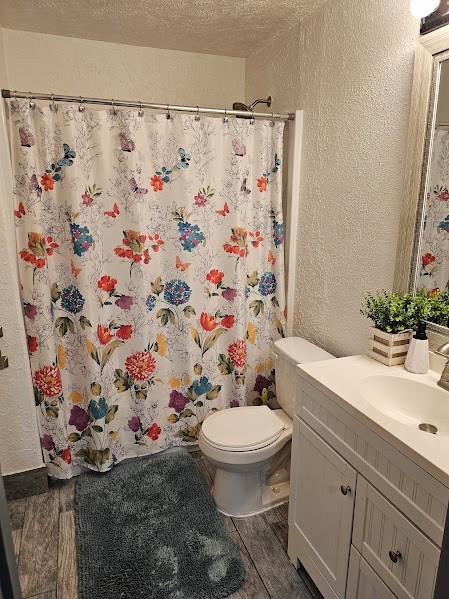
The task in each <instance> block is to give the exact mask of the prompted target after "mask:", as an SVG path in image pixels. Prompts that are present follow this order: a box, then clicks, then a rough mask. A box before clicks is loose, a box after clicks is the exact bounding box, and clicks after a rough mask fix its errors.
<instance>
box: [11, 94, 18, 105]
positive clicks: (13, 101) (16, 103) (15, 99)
mask: <svg viewBox="0 0 449 599" xmlns="http://www.w3.org/2000/svg"><path fill="white" fill-rule="evenodd" d="M11 104H12V105H13V106H14V108H17V107H18V105H19V103H18V101H17V91H13V92H12V102H11Z"/></svg>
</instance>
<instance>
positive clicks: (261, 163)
mask: <svg viewBox="0 0 449 599" xmlns="http://www.w3.org/2000/svg"><path fill="white" fill-rule="evenodd" d="M10 108H11V110H10V117H11V118H10V121H11V144H12V160H13V173H14V193H15V200H14V201H15V206H14V213H15V221H16V237H17V249H18V262H19V271H20V280H21V286H22V297H23V310H24V318H25V323H26V330H27V335H28V350H29V354H30V361H31V367H32V375H33V382H34V386H35V397H36V409H37V415H38V420H39V427H40V434H41V444H42V448H43V452H44V456H45V460H46V462H47V465H48V469H49V473H50V474H51V475H52V476H55V477H58V478H68V477H70V476H73V475H75V474H78V473H80V472H81V471H82V470H83V469H84V468H86V467H87V468H91V469H95V470H98V471H106V470H109V469H110V468H111V467H112V466H113V465H114V464H115V463H116V462H119V461H120V460H123V459H124V458H127V457H131V456H138V455H145V454H149V453H153V452H157V451H161V450H164V449H166V448H168V447H171V446H174V445H185V444H194V443H196V441H197V438H198V434H199V431H200V427H201V423H202V422H203V420H204V419H205V417H206V416H207V415H209V414H211V413H212V412H214V411H216V410H221V409H224V408H229V407H237V406H243V405H251V404H253V403H256V404H260V403H262V402H267V401H268V402H269V403H270V402H275V387H274V370H273V360H272V343H273V340H274V339H275V338H277V337H280V336H283V335H284V321H285V314H284V312H285V305H284V261H283V243H284V229H283V223H282V199H281V191H282V182H281V162H282V135H283V123H275V124H273V123H271V122H270V121H256V122H255V123H252V122H250V121H249V120H247V119H229V120H228V122H224V121H223V119H220V118H209V117H203V116H202V117H201V118H200V119H197V118H195V116H183V115H172V116H171V118H170V119H168V118H166V115H165V114H159V115H155V114H151V113H147V112H145V113H143V111H138V110H114V109H111V110H109V109H108V110H94V109H92V110H90V109H88V108H85V109H84V110H80V109H79V107H78V106H77V105H63V104H61V105H59V106H57V107H55V106H48V105H44V104H43V103H42V104H40V103H37V104H36V105H35V106H34V107H30V105H29V102H18V101H14V102H12V103H11V104H10ZM82 108H84V107H82Z"/></svg>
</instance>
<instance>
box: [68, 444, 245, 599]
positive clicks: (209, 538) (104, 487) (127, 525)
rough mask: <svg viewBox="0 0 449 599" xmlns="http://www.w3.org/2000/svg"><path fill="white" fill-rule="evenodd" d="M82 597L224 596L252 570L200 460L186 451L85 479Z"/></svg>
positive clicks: (78, 508) (79, 526)
mask: <svg viewBox="0 0 449 599" xmlns="http://www.w3.org/2000/svg"><path fill="white" fill-rule="evenodd" d="M75 523H76V540H77V554H78V588H79V597H80V599H118V598H120V599H139V598H141V599H144V598H145V599H220V598H224V597H227V596H228V595H230V594H232V593H233V592H235V591H236V590H237V589H238V588H239V587H240V586H241V585H242V583H243V580H244V577H245V573H244V567H243V564H242V561H241V558H240V554H239V550H238V548H237V547H236V546H235V545H234V543H233V542H232V540H231V538H230V536H229V534H228V532H227V530H226V528H225V525H224V523H223V521H222V519H221V517H220V515H219V513H218V512H217V510H216V507H215V504H214V501H213V499H212V497H211V496H210V494H209V492H208V490H207V488H206V486H205V484H204V483H203V480H202V478H201V474H200V472H199V470H198V468H197V466H196V464H195V461H194V460H193V458H192V457H190V456H189V454H188V453H187V452H186V451H185V450H183V449H172V450H168V451H165V452H162V453H159V454H157V455H154V456H149V457H143V458H142V457H140V458H133V459H129V460H125V461H124V462H122V463H121V464H119V465H117V466H116V467H115V468H114V469H113V470H111V471H110V472H108V473H107V474H97V473H94V472H89V473H87V474H83V475H82V476H80V477H79V478H78V480H77V484H76V490H75Z"/></svg>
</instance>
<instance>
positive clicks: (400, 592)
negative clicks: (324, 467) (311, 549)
mask: <svg viewBox="0 0 449 599" xmlns="http://www.w3.org/2000/svg"><path fill="white" fill-rule="evenodd" d="M352 543H353V545H354V546H355V547H356V549H358V551H359V552H360V554H361V555H362V557H363V558H364V559H365V560H366V561H367V562H368V564H369V565H370V566H371V567H372V568H373V570H374V571H375V572H376V573H377V574H378V575H379V576H380V578H381V579H382V580H383V581H384V582H385V583H386V584H387V585H388V587H389V588H390V589H391V590H392V591H393V593H394V594H395V596H396V597H398V599H432V598H433V595H434V588H435V580H436V576H437V571H438V564H439V561H440V550H439V549H438V547H436V546H435V545H434V544H433V543H432V541H430V540H429V539H428V538H427V537H426V536H425V535H423V534H422V532H421V531H420V530H418V529H417V528H416V526H414V525H413V524H412V523H411V522H410V521H409V520H408V519H407V518H405V517H404V516H403V515H402V514H401V513H400V512H399V511H398V510H397V509H396V508H395V507H394V506H393V505H392V504H391V503H390V502H389V501H387V500H386V499H385V497H383V496H382V495H381V494H380V493H379V492H378V491H376V489H375V488H374V487H372V486H371V485H370V484H369V483H368V482H367V481H366V480H365V479H364V478H363V477H362V476H359V478H358V481H357V501H356V509H355V518H354V533H353V536H352ZM448 596H449V595H448Z"/></svg>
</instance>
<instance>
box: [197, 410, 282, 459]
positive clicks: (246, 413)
mask: <svg viewBox="0 0 449 599" xmlns="http://www.w3.org/2000/svg"><path fill="white" fill-rule="evenodd" d="M285 429H286V425H285V423H284V422H283V421H282V420H281V419H280V418H279V417H278V416H277V415H276V414H275V412H273V410H270V408H268V407H267V406H244V407H241V408H230V409H227V410H222V411H220V412H215V413H214V414H211V415H210V416H209V417H208V418H206V420H205V421H204V422H203V426H202V431H201V433H202V436H203V438H204V440H205V441H206V442H207V443H208V444H209V445H210V446H212V447H215V448H216V449H221V450H222V451H230V452H243V451H252V450H256V449H262V448H263V447H267V446H269V445H271V444H272V443H274V442H275V441H276V440H277V439H279V437H280V436H281V434H282V432H283V431H284V430H285Z"/></svg>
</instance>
